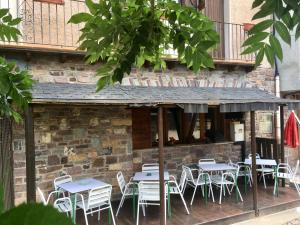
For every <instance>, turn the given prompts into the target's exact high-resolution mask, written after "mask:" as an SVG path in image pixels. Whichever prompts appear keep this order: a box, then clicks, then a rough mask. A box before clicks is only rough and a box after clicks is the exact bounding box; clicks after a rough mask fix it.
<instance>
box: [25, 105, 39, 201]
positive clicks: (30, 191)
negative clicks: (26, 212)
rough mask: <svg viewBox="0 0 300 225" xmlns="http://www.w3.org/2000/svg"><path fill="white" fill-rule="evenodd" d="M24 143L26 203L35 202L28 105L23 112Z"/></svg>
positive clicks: (31, 129) (32, 139)
mask: <svg viewBox="0 0 300 225" xmlns="http://www.w3.org/2000/svg"><path fill="white" fill-rule="evenodd" d="M25 142H26V187H27V202H35V201H36V194H35V189H36V187H35V147H34V121H33V110H32V105H29V107H28V108H27V110H26V112H25Z"/></svg>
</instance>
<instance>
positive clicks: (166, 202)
mask: <svg viewBox="0 0 300 225" xmlns="http://www.w3.org/2000/svg"><path fill="white" fill-rule="evenodd" d="M167 204H168V201H167V197H165V224H167Z"/></svg>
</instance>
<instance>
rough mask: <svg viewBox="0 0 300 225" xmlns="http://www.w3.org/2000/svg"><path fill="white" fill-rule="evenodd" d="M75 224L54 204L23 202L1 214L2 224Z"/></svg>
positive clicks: (0, 223) (0, 220)
mask: <svg viewBox="0 0 300 225" xmlns="http://www.w3.org/2000/svg"><path fill="white" fill-rule="evenodd" d="M54 224H55V225H74V224H73V223H72V221H71V219H70V218H68V217H67V216H66V214H62V213H59V212H58V211H57V209H55V208H53V207H52V206H44V205H43V204H33V203H29V204H22V205H19V206H18V207H15V208H13V209H11V210H9V211H7V212H5V213H3V214H2V215H1V213H0V225H54Z"/></svg>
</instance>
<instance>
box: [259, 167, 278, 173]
mask: <svg viewBox="0 0 300 225" xmlns="http://www.w3.org/2000/svg"><path fill="white" fill-rule="evenodd" d="M256 171H257V172H264V173H273V172H274V169H273V168H263V169H261V168H259V169H256Z"/></svg>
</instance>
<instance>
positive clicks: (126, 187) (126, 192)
mask: <svg viewBox="0 0 300 225" xmlns="http://www.w3.org/2000/svg"><path fill="white" fill-rule="evenodd" d="M131 179H132V178H131ZM131 179H130V181H129V182H128V183H127V184H126V181H125V178H124V176H123V173H122V172H121V171H120V172H118V174H117V180H118V184H119V187H120V190H121V193H122V198H121V201H120V204H119V207H118V210H117V213H116V216H118V214H119V211H120V208H121V207H122V206H123V203H124V201H125V198H126V197H128V196H130V197H132V196H133V187H132V186H133V185H136V184H135V183H132V182H131ZM134 194H135V195H137V194H138V193H137V191H136V193H134Z"/></svg>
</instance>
